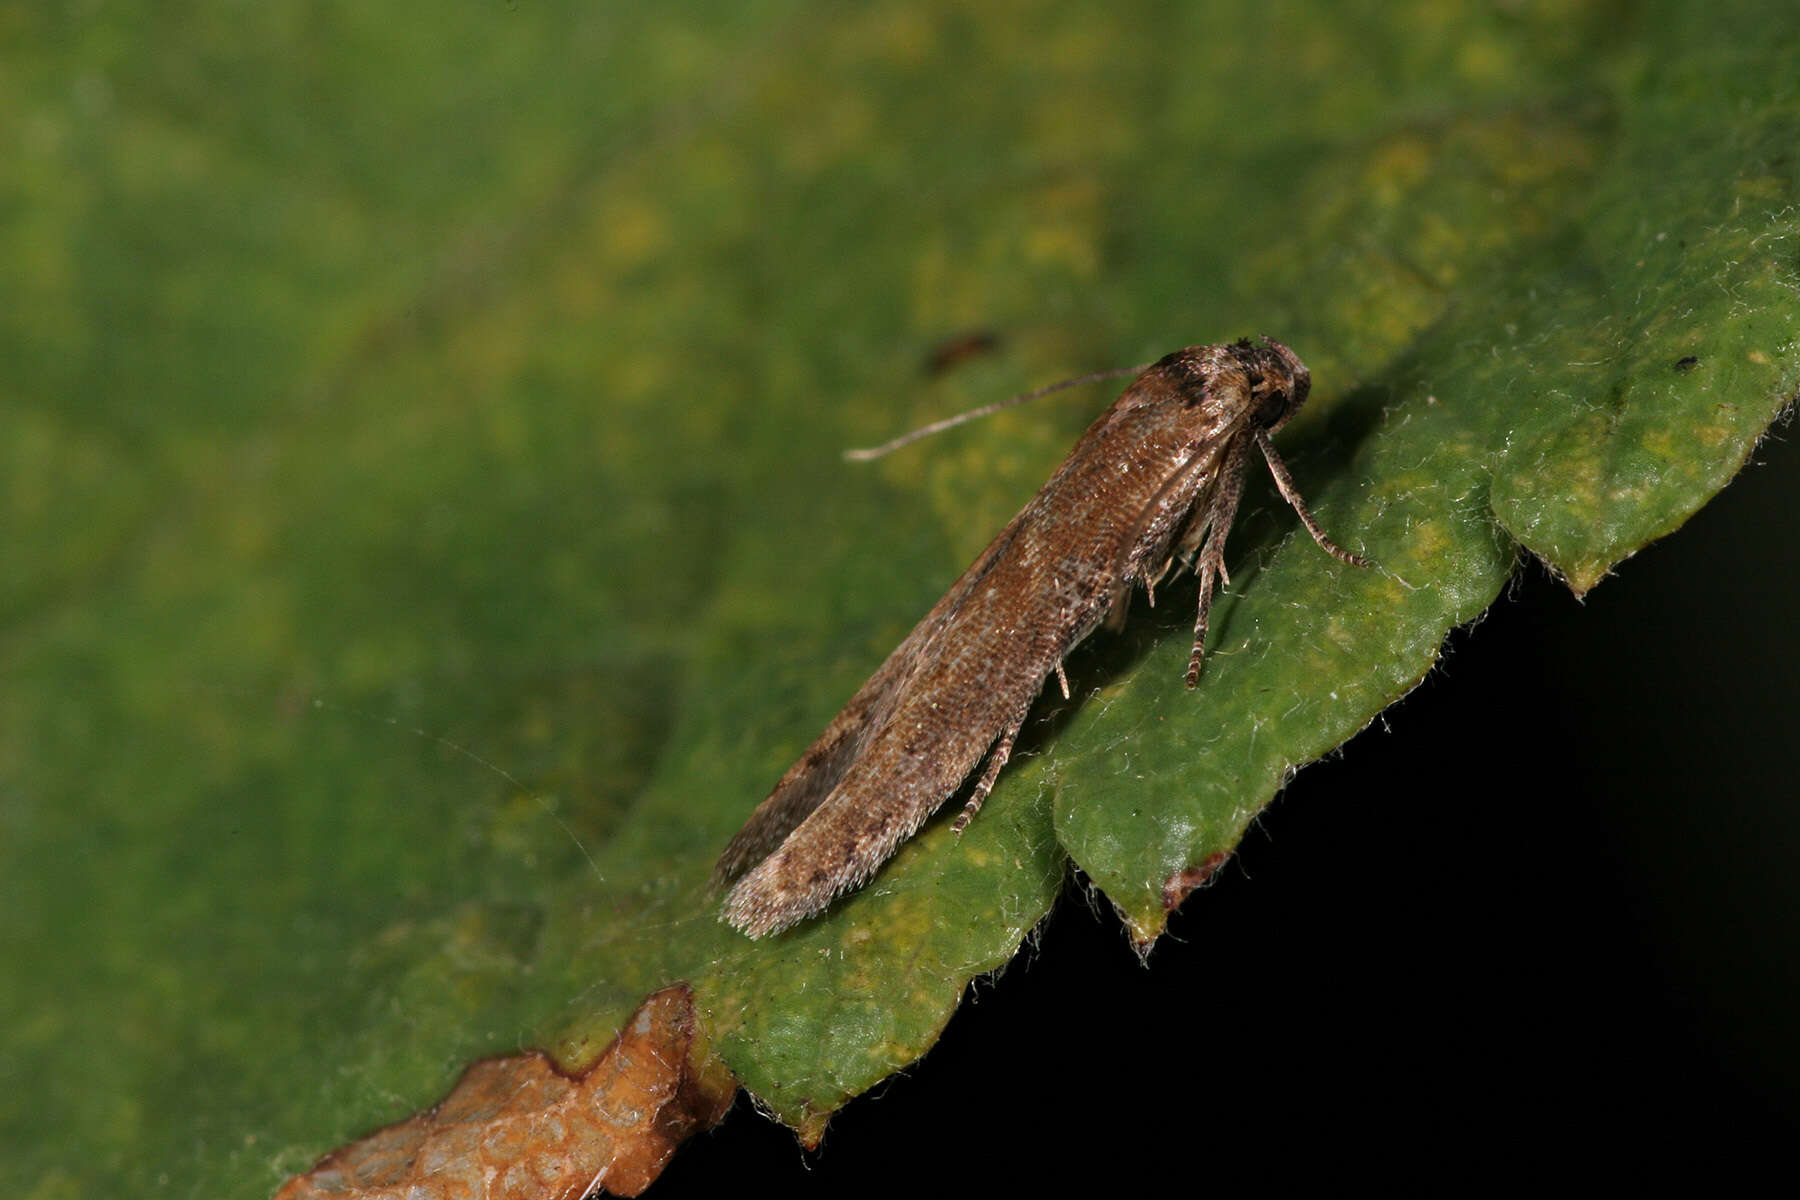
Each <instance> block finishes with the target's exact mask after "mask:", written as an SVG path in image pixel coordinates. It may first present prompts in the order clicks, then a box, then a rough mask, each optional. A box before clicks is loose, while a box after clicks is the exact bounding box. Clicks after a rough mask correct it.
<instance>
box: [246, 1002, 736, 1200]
mask: <svg viewBox="0 0 1800 1200" xmlns="http://www.w3.org/2000/svg"><path fill="white" fill-rule="evenodd" d="M697 1029H698V1026H697V1024H696V1021H695V1017H694V1005H693V995H692V993H691V992H690V991H689V990H688V987H687V985H686V984H676V985H674V986H672V987H666V988H664V989H662V990H661V991H659V992H655V993H652V994H651V995H650V997H649V998H648V999H646V1000H645V1001H644V1002H643V1004H641V1005H639V1006H638V1009H637V1011H636V1012H634V1013H633V1014H632V1015H631V1018H630V1019H629V1020H628V1021H626V1023H625V1027H624V1029H623V1030H621V1031H620V1033H619V1036H618V1037H617V1038H615V1039H614V1040H613V1043H612V1045H611V1046H609V1047H607V1049H606V1050H605V1052H604V1053H602V1054H601V1056H600V1058H599V1060H598V1061H596V1062H595V1063H594V1065H593V1066H591V1067H589V1068H588V1069H587V1070H586V1071H584V1072H582V1073H581V1074H579V1075H565V1074H563V1073H562V1072H561V1071H559V1070H557V1068H556V1066H555V1064H554V1063H552V1062H551V1061H550V1059H549V1057H548V1056H547V1055H545V1054H543V1053H541V1052H538V1051H532V1052H530V1053H528V1054H516V1055H511V1056H509V1057H506V1058H488V1059H483V1060H481V1061H480V1062H477V1063H475V1064H473V1065H472V1066H470V1067H469V1069H468V1070H466V1071H464V1072H463V1075H462V1078H461V1079H459V1080H458V1081H457V1083H456V1086H455V1087H453V1088H451V1089H450V1094H449V1095H448V1096H445V1097H444V1099H443V1100H442V1101H441V1102H440V1103H438V1104H437V1105H436V1107H434V1108H430V1109H427V1110H426V1111H424V1112H422V1113H419V1114H417V1115H416V1116H413V1117H410V1118H408V1119H407V1120H405V1121H401V1122H400V1123H399V1124H397V1125H390V1126H388V1127H387V1128H386V1129H382V1130H378V1131H377V1132H375V1133H372V1134H370V1135H369V1136H368V1137H365V1138H363V1139H361V1140H360V1141H356V1142H352V1143H350V1144H349V1145H348V1146H344V1147H342V1148H340V1149H337V1150H334V1151H332V1152H331V1153H330V1154H328V1155H326V1156H325V1157H324V1158H322V1159H320V1160H319V1162H318V1163H317V1165H315V1166H314V1167H313V1169H312V1170H310V1171H308V1172H307V1173H306V1174H304V1175H298V1176H295V1177H294V1178H293V1179H290V1180H288V1182H287V1183H286V1184H285V1185H284V1186H283V1187H282V1189H281V1190H280V1191H279V1192H277V1193H276V1194H275V1200H327V1198H330V1200H402V1198H404V1200H582V1197H584V1196H587V1195H589V1194H590V1193H592V1192H595V1191H599V1190H605V1191H606V1192H609V1193H611V1194H613V1195H616V1196H635V1195H637V1194H638V1193H640V1192H642V1191H643V1190H644V1189H645V1188H647V1187H649V1186H650V1184H651V1183H652V1182H653V1181H654V1180H655V1179H656V1177H657V1176H658V1175H659V1174H661V1173H662V1169H663V1167H664V1165H666V1164H667V1163H668V1161H669V1156H670V1155H672V1154H673V1153H674V1152H675V1148H676V1147H677V1146H679V1145H680V1144H681V1143H682V1142H683V1141H684V1140H685V1139H686V1138H687V1137H688V1135H689V1134H691V1133H694V1132H695V1131H697V1130H700V1129H705V1128H707V1127H709V1126H711V1125H715V1124H717V1123H718V1122H719V1120H720V1119H721V1118H722V1117H724V1115H725V1111H726V1109H728V1108H730V1107H731V1100H732V1097H733V1096H734V1095H735V1094H736V1093H737V1080H736V1079H734V1078H732V1076H731V1074H730V1072H728V1071H727V1070H726V1069H725V1068H724V1066H723V1065H722V1064H721V1063H720V1062H719V1061H718V1060H717V1059H715V1058H712V1057H711V1056H710V1055H709V1054H708V1053H707V1052H706V1047H705V1044H704V1039H701V1038H697V1037H696V1031H697Z"/></svg>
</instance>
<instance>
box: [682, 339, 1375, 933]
mask: <svg viewBox="0 0 1800 1200" xmlns="http://www.w3.org/2000/svg"><path fill="white" fill-rule="evenodd" d="M1311 384H1312V376H1311V375H1310V374H1309V373H1308V371H1307V369H1306V367H1305V365H1304V364H1302V363H1301V361H1300V360H1299V358H1297V357H1296V356H1295V355H1294V352H1293V351H1291V350H1289V349H1288V348H1287V347H1286V346H1284V345H1282V344H1281V343H1280V342H1277V341H1274V340H1272V339H1270V338H1266V337H1265V338H1263V339H1262V344H1261V345H1256V344H1253V343H1251V342H1248V341H1240V342H1235V343H1232V344H1230V345H1222V346H1190V347H1189V348H1188V349H1186V350H1179V351H1177V352H1175V353H1174V354H1171V355H1169V356H1168V357H1167V358H1164V359H1162V360H1161V361H1160V362H1157V363H1154V364H1152V365H1151V366H1150V367H1149V368H1148V369H1146V370H1145V371H1144V372H1143V374H1141V375H1139V376H1138V377H1137V378H1136V379H1135V380H1134V381H1133V382H1132V383H1131V386H1129V387H1127V388H1126V389H1125V392H1124V394H1123V395H1121V396H1120V397H1119V398H1118V399H1117V400H1116V401H1114V402H1113V405H1112V407H1111V408H1108V409H1107V410H1106V412H1105V413H1103V414H1102V415H1101V417H1100V419H1099V420H1097V421H1095V422H1094V423H1093V425H1091V426H1090V427H1089V428H1088V431H1087V432H1086V433H1085V434H1083V435H1082V437H1081V440H1080V441H1079V442H1077V443H1076V444H1075V449H1074V450H1072V451H1070V453H1069V457H1068V458H1066V459H1065V460H1063V463H1062V465H1061V466H1060V467H1058V468H1057V469H1056V473H1055V474H1054V475H1052V476H1051V477H1050V481H1049V482H1048V483H1046V484H1045V485H1044V486H1043V488H1042V490H1040V491H1039V492H1038V494H1037V496H1036V497H1035V498H1034V499H1033V500H1032V501H1031V503H1029V504H1027V505H1026V506H1025V508H1024V510H1023V511H1021V512H1020V513H1019V515H1018V516H1016V517H1014V518H1013V519H1012V523H1011V524H1009V525H1007V527H1006V528H1005V529H1003V530H1001V531H1000V536H998V537H996V538H995V539H994V540H993V542H992V543H991V544H990V545H989V546H988V548H987V549H986V550H984V551H982V553H981V556H980V557H979V558H977V559H976V560H975V563H974V565H973V566H971V567H970V568H969V569H968V570H967V571H964V572H963V575H962V578H960V579H958V580H957V581H956V583H955V584H953V585H952V586H951V588H950V590H949V591H948V592H946V593H945V594H944V598H943V599H941V600H939V601H938V602H937V605H936V607H934V608H933V609H932V610H931V611H930V612H929V613H927V614H926V615H925V619H924V620H923V621H920V622H919V624H918V625H917V626H916V627H915V628H914V629H913V631H912V632H911V633H910V634H908V635H907V637H906V640H905V641H903V642H901V643H900V645H899V646H898V647H897V648H896V649H895V650H894V652H893V653H892V654H890V655H888V658H887V661H886V662H884V663H882V664H881V668H880V670H878V671H876V672H875V674H874V675H873V676H872V677H871V678H870V679H869V681H868V682H867V683H865V684H864V685H863V686H862V689H861V690H860V691H858V692H857V693H856V695H854V696H852V697H851V698H850V703H849V704H847V705H845V706H844V711H842V712H841V713H839V714H838V715H837V717H836V718H835V719H834V720H833V721H832V722H831V724H830V725H828V726H826V728H825V732H824V733H823V734H821V735H820V736H819V740H818V741H816V742H814V743H813V744H812V746H811V747H809V748H808V749H807V751H806V753H804V754H802V755H801V756H800V760H799V761H798V762H796V763H795V764H794V765H793V766H792V767H791V768H789V769H788V772H787V774H786V775H783V776H782V777H781V781H780V782H779V783H777V784H776V785H775V788H774V790H773V791H771V792H770V793H769V796H768V798H767V799H766V800H764V801H763V802H762V803H761V804H760V805H758V806H757V809H756V811H755V812H754V813H752V814H751V816H750V820H749V821H748V822H746V823H745V825H744V827H743V829H741V830H739V831H738V834H737V836H736V837H734V838H732V839H731V843H730V845H728V846H726V847H725V853H724V854H723V855H722V856H721V857H720V859H719V864H718V867H717V869H716V870H715V872H714V875H713V881H714V884H715V886H721V887H722V886H723V885H725V884H726V883H729V882H730V881H731V880H733V879H736V880H737V882H736V884H735V885H734V886H733V887H732V888H731V891H730V893H729V894H728V895H727V896H726V898H725V905H724V913H723V917H724V919H725V920H726V921H727V922H729V923H730V924H732V925H734V926H736V927H737V928H738V929H740V930H742V931H743V932H744V933H746V934H748V935H749V936H751V937H753V938H754V937H761V936H763V935H764V934H768V933H775V932H778V931H780V930H783V929H786V928H787V927H788V926H790V925H793V924H794V923H795V922H797V921H800V920H803V919H805V918H806V917H810V916H812V915H813V914H815V913H817V912H819V911H820V910H821V909H823V908H824V907H825V906H826V905H827V904H829V903H830V902H831V901H832V899H834V898H835V897H836V896H838V895H840V894H841V893H843V892H846V891H849V890H850V889H852V888H855V887H859V886H861V885H862V884H863V883H865V882H867V881H868V879H869V877H870V876H872V875H873V874H874V873H875V871H876V869H877V868H878V867H880V865H881V864H882V863H883V862H885V861H887V859H888V857H889V856H890V855H892V854H893V853H894V851H895V850H896V849H897V848H898V847H899V845H900V843H901V842H903V841H905V840H906V839H907V838H909V837H911V836H912V835H913V834H914V833H915V832H917V831H918V829H919V827H920V826H921V825H923V824H924V823H925V821H926V819H927V818H929V817H930V816H931V814H932V813H934V812H936V811H937V810H938V808H939V807H940V806H942V805H943V803H944V801H946V800H948V799H949V798H950V797H951V796H952V795H954V794H955V793H956V792H957V790H958V789H959V788H961V787H962V785H963V784H964V783H965V782H966V781H967V779H968V778H969V776H970V775H971V774H973V773H974V771H975V768H976V767H978V766H982V770H981V773H980V776H979V777H978V778H977V779H976V781H975V784H974V787H973V789H972V790H971V791H970V793H969V798H968V801H967V802H966V803H965V804H964V805H963V811H962V812H961V813H959V814H958V815H957V817H956V821H955V825H954V828H956V829H957V830H958V831H961V830H962V829H963V828H965V827H966V826H967V825H968V823H969V821H970V819H971V818H973V817H974V815H975V813H976V811H977V810H978V809H979V808H980V807H981V802H982V801H983V800H984V799H986V798H987V794H988V792H989V790H991V789H992V788H993V786H994V780H995V778H996V777H997V776H998V775H999V774H1000V769H1001V768H1002V767H1004V766H1005V765H1006V760H1007V757H1008V755H1009V754H1010V753H1011V752H1012V747H1013V739H1014V738H1016V737H1017V736H1018V733H1019V728H1020V726H1022V725H1023V724H1024V723H1025V715H1026V713H1027V712H1028V711H1029V710H1030V708H1031V705H1032V702H1033V701H1034V700H1035V699H1036V698H1037V695H1038V692H1039V691H1040V690H1041V689H1042V688H1043V685H1044V680H1045V679H1047V678H1048V677H1049V676H1050V674H1051V673H1052V672H1055V673H1056V675H1057V677H1058V679H1059V681H1060V682H1061V684H1062V689H1063V694H1064V695H1065V696H1066V695H1068V691H1069V684H1068V679H1067V678H1066V677H1065V676H1064V675H1063V669H1062V663H1063V658H1064V657H1065V656H1066V655H1067V654H1068V653H1069V651H1070V650H1072V649H1074V647H1075V645H1076V644H1077V643H1078V642H1080V641H1081V639H1082V638H1084V637H1086V636H1087V635H1088V634H1089V633H1091V632H1093V630H1094V628H1095V627H1096V626H1097V625H1099V624H1100V623H1101V622H1102V621H1104V620H1106V619H1107V618H1108V615H1109V614H1115V615H1120V616H1122V614H1123V612H1124V609H1125V605H1126V600H1127V595H1128V592H1129V589H1130V588H1131V585H1132V584H1135V583H1141V584H1143V585H1144V589H1145V591H1146V592H1150V593H1151V602H1152V603H1154V602H1155V595H1154V592H1152V591H1151V589H1152V588H1153V587H1154V586H1155V584H1156V582H1157V581H1158V580H1160V579H1161V578H1162V576H1163V575H1164V573H1165V572H1166V571H1167V570H1168V569H1169V566H1170V564H1171V563H1172V562H1173V561H1175V559H1177V558H1180V559H1181V560H1183V561H1184V562H1191V563H1192V564H1193V567H1194V570H1195V573H1196V574H1197V575H1198V576H1199V579H1200V611H1199V614H1198V616H1197V618H1196V620H1195V622H1194V649H1193V654H1192V656H1191V657H1190V658H1189V660H1188V669H1187V685H1188V686H1189V687H1190V688H1191V687H1193V686H1194V684H1195V682H1196V681H1197V680H1198V678H1199V676H1200V656H1201V651H1202V647H1203V645H1204V643H1205V641H1206V619H1207V613H1208V610H1209V609H1210V608H1211V607H1212V597H1213V591H1214V589H1215V587H1216V586H1217V585H1218V583H1220V582H1221V581H1223V582H1225V583H1229V582H1230V577H1229V576H1228V575H1227V574H1226V572H1225V537H1226V535H1227V534H1228V533H1229V532H1230V530H1231V522H1232V517H1233V516H1234V515H1235V514H1236V512H1237V506H1238V498H1239V496H1240V495H1241V494H1242V492H1243V487H1244V472H1245V469H1246V468H1247V467H1248V465H1249V459H1250V451H1251V449H1252V448H1253V447H1254V448H1255V449H1258V450H1261V451H1262V454H1263V457H1264V459H1266V460H1267V462H1268V464H1269V471H1270V473H1271V474H1273V475H1274V477H1275V486H1276V487H1277V488H1279V489H1280V491H1281V495H1282V497H1283V498H1284V499H1285V500H1286V501H1287V502H1288V503H1289V504H1291V505H1293V507H1294V511H1295V512H1296V513H1298V514H1299V515H1300V522H1301V524H1302V525H1304V526H1305V527H1306V531H1307V532H1308V533H1309V534H1311V535H1312V539H1313V541H1315V542H1317V543H1318V544H1319V546H1320V548H1322V549H1323V550H1325V552H1326V553H1328V554H1330V555H1332V556H1333V557H1334V558H1337V559H1339V560H1340V561H1342V562H1345V563H1348V564H1350V565H1353V566H1366V565H1368V564H1367V562H1366V561H1365V560H1364V559H1362V558H1359V557H1358V556H1356V555H1354V554H1351V553H1349V552H1348V551H1346V550H1342V549H1339V548H1338V547H1337V546H1336V545H1334V544H1333V543H1332V541H1331V539H1330V538H1328V537H1326V536H1325V531H1324V530H1322V529H1320V528H1319V524H1318V522H1317V521H1315V520H1314V519H1313V516H1312V514H1311V513H1310V512H1308V511H1307V508H1306V504H1305V502H1304V501H1303V500H1302V499H1301V498H1300V494H1299V492H1298V491H1296V490H1295V488H1294V481H1293V477H1292V476H1290V475H1289V474H1288V470H1287V467H1286V465H1285V464H1283V462H1282V461H1281V456H1280V455H1279V454H1277V453H1276V451H1275V445H1274V443H1273V442H1272V441H1271V440H1270V435H1271V434H1273V433H1274V432H1275V431H1276V430H1278V429H1280V428H1281V427H1282V426H1283V425H1285V424H1287V422H1288V421H1289V419H1291V418H1292V417H1293V415H1294V414H1295V413H1296V412H1298V411H1299V409H1300V406H1301V404H1302V403H1304V402H1305V400H1306V393H1307V391H1308V389H1309V388H1310V387H1311ZM984 759H985V763H986V765H985V766H983V765H982V764H983V760H984ZM746 871H747V872H748V873H746ZM739 876H742V877H741V878H739Z"/></svg>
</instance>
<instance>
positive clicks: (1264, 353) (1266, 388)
mask: <svg viewBox="0 0 1800 1200" xmlns="http://www.w3.org/2000/svg"><path fill="white" fill-rule="evenodd" d="M1233 348H1234V349H1236V350H1238V351H1239V353H1240V356H1241V357H1240V359H1239V361H1240V362H1241V363H1242V365H1243V368H1244V375H1245V377H1246V379H1247V381H1248V383H1249V386H1250V402H1251V405H1252V407H1251V409H1250V423H1251V424H1252V425H1254V426H1256V427H1257V428H1258V429H1265V430H1267V431H1268V432H1270V433H1274V432H1275V431H1276V430H1277V429H1280V428H1281V427H1282V426H1283V425H1286V424H1287V423H1288V422H1289V421H1290V420H1292V419H1293V416H1294V414H1295V413H1297V412H1299V411H1300V406H1301V405H1302V404H1305V403H1306V394H1307V393H1308V392H1310V391H1311V390H1312V372H1311V371H1308V370H1307V369H1306V364H1305V363H1303V362H1301V361H1300V356H1299V355H1297V354H1295V353H1294V352H1293V351H1292V350H1289V349H1288V348H1287V347H1286V346H1284V345H1282V344H1281V343H1280V342H1278V341H1276V340H1275V339H1274V338H1272V337H1269V336H1267V335H1266V334H1265V335H1264V336H1263V339H1262V345H1260V346H1256V345H1252V344H1251V343H1249V342H1247V341H1246V342H1239V343H1238V344H1237V345H1236V346H1235V347H1233Z"/></svg>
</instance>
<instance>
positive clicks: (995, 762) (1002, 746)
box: [950, 665, 1061, 833]
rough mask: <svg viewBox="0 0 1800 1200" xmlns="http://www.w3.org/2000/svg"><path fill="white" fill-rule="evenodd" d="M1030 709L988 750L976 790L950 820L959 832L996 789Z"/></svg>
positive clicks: (1059, 668)
mask: <svg viewBox="0 0 1800 1200" xmlns="http://www.w3.org/2000/svg"><path fill="white" fill-rule="evenodd" d="M1057 669H1058V671H1059V672H1060V671H1061V667H1060V665H1059V666H1058V668H1057ZM1029 711H1030V706H1029V705H1028V706H1026V708H1024V709H1021V710H1020V712H1019V715H1018V717H1017V718H1016V719H1015V720H1013V721H1011V722H1009V723H1008V724H1007V726H1006V731H1005V732H1004V733H1002V734H1001V735H1000V736H999V737H997V738H995V739H994V746H993V749H991V750H989V751H988V761H987V768H986V769H985V770H983V771H982V772H981V778H980V779H978V780H976V781H975V790H974V791H973V792H971V793H969V799H968V802H967V803H966V804H964V805H963V810H962V811H961V812H959V813H957V814H956V820H954V821H952V822H950V828H951V829H953V830H955V831H956V832H957V833H961V832H962V831H963V830H965V829H967V828H968V827H969V822H970V821H973V820H974V819H975V814H976V813H978V812H980V811H981V802H982V801H983V800H986V799H987V797H988V793H989V792H991V791H993V790H994V780H996V779H998V778H999V777H1000V768H1001V767H1004V766H1005V765H1006V760H1007V759H1008V758H1010V757H1011V756H1012V748H1013V739H1014V738H1016V737H1018V736H1019V728H1020V727H1021V726H1022V725H1024V724H1025V714H1026V713H1027V712H1029Z"/></svg>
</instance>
